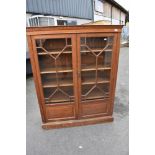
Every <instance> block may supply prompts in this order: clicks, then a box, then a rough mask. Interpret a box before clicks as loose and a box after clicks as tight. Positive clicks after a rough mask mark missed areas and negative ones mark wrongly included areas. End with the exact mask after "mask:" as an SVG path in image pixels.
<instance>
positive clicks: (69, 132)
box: [26, 47, 129, 155]
mask: <svg viewBox="0 0 155 155" xmlns="http://www.w3.org/2000/svg"><path fill="white" fill-rule="evenodd" d="M128 60H129V49H128V48H127V47H124V48H121V51H120V59H119V70H118V79H117V88H116V97H115V107H114V122H112V123H105V124H97V125H89V126H80V127H73V128H62V129H53V130H43V129H42V128H41V118H40V113H39V107H38V103H37V97H36V93H35V88H34V82H33V78H28V79H27V80H26V82H27V83H26V84H27V88H26V89H27V95H26V96H27V112H26V114H27V120H26V123H27V155H128V154H129V148H128V145H129V142H128V140H129V137H128V136H129V135H128V132H129V129H128V127H129V126H128V123H129V115H128V109H129V108H128V102H129V100H128V92H129V88H128V82H129V79H128V76H129V72H128V71H129V70H128V69H129V66H128Z"/></svg>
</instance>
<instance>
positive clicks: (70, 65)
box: [33, 34, 77, 121]
mask: <svg viewBox="0 0 155 155" xmlns="http://www.w3.org/2000/svg"><path fill="white" fill-rule="evenodd" d="M33 48H34V53H33V54H34V59H35V61H36V62H35V64H36V70H37V76H38V77H37V79H38V82H39V83H40V85H39V91H40V96H41V99H42V101H41V104H42V107H43V109H44V115H46V121H48V120H59V119H60V120H62V119H65V120H66V119H74V118H76V114H77V112H76V107H77V95H76V94H77V93H76V91H77V89H76V83H77V82H76V76H77V74H76V73H77V67H76V63H75V62H76V35H69V34H65V35H40V36H38V35H37V36H33Z"/></svg>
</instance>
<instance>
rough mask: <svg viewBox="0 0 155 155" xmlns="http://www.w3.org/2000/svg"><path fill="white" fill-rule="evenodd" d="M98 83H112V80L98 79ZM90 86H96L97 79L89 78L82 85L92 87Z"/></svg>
mask: <svg viewBox="0 0 155 155" xmlns="http://www.w3.org/2000/svg"><path fill="white" fill-rule="evenodd" d="M97 83H110V80H105V79H103V78H98V79H97ZM90 84H95V78H92V79H91V78H88V79H87V80H85V81H82V85H90Z"/></svg>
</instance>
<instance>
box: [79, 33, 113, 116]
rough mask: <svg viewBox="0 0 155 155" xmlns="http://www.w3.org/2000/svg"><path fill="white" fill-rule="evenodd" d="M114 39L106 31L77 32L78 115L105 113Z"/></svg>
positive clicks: (108, 106) (109, 102) (109, 87)
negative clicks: (92, 32)
mask: <svg viewBox="0 0 155 155" xmlns="http://www.w3.org/2000/svg"><path fill="white" fill-rule="evenodd" d="M114 42H116V37H115V35H114V34H109V33H108V34H106V33H104V34H103V33H99V34H97V33H96V34H95V33H94V34H79V35H77V48H78V49H77V53H78V77H79V79H78V85H79V97H78V98H79V116H80V117H94V116H101V115H108V112H109V110H110V104H111V99H112V98H111V90H112V87H111V86H112V59H113V51H114V48H115V47H114V45H115V44H114Z"/></svg>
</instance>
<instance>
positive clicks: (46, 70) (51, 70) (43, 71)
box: [40, 67, 73, 74]
mask: <svg viewBox="0 0 155 155" xmlns="http://www.w3.org/2000/svg"><path fill="white" fill-rule="evenodd" d="M72 71H73V70H72V68H71V67H59V68H58V72H59V73H65V72H72ZM40 73H41V74H48V73H56V68H41V71H40Z"/></svg>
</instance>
